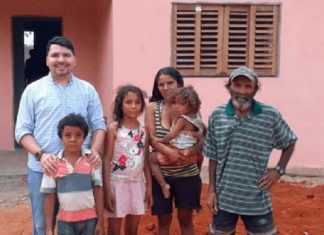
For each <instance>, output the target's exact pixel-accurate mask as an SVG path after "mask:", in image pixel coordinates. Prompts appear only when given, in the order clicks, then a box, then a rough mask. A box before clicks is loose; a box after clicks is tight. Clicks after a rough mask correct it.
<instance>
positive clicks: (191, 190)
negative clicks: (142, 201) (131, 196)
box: [152, 175, 201, 215]
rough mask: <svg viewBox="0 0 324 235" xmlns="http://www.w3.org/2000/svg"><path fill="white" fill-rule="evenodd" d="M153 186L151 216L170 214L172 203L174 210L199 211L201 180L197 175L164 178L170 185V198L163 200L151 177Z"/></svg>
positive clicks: (157, 184) (159, 189)
mask: <svg viewBox="0 0 324 235" xmlns="http://www.w3.org/2000/svg"><path fill="white" fill-rule="evenodd" d="M152 178H153V179H152V185H153V202H154V203H153V207H152V215H161V214H171V213H172V208H173V202H174V203H175V207H176V208H178V209H179V208H185V209H196V210H197V211H199V210H200V209H201V205H200V195H201V179H200V176H199V175H195V176H189V177H171V176H167V177H165V180H166V182H167V183H168V184H169V185H170V187H171V188H170V192H171V196H170V197H169V198H167V199H166V198H165V197H164V196H163V193H162V190H161V187H160V185H159V183H158V182H157V181H156V179H155V177H154V176H153V177H152Z"/></svg>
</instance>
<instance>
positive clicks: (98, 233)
mask: <svg viewBox="0 0 324 235" xmlns="http://www.w3.org/2000/svg"><path fill="white" fill-rule="evenodd" d="M94 234H95V235H105V228H104V226H103V224H102V223H97V225H96V229H95V233H94Z"/></svg>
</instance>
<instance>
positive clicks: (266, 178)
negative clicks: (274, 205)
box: [259, 169, 281, 189]
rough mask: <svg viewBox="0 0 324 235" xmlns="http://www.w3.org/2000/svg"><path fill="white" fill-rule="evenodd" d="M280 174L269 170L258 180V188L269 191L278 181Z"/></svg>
mask: <svg viewBox="0 0 324 235" xmlns="http://www.w3.org/2000/svg"><path fill="white" fill-rule="evenodd" d="M280 176H281V175H280V174H279V173H278V172H277V171H276V170H275V169H271V170H269V171H268V173H266V174H265V175H263V176H262V177H261V178H260V180H259V187H260V188H264V189H270V188H271V187H272V185H274V184H275V183H277V181H278V180H279V179H280Z"/></svg>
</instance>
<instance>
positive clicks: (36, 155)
mask: <svg viewBox="0 0 324 235" xmlns="http://www.w3.org/2000/svg"><path fill="white" fill-rule="evenodd" d="M43 154H44V152H43V150H41V151H39V152H37V153H35V158H36V160H37V161H40V159H41V157H42V155H43Z"/></svg>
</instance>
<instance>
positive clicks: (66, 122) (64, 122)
mask: <svg viewBox="0 0 324 235" xmlns="http://www.w3.org/2000/svg"><path fill="white" fill-rule="evenodd" d="M66 126H74V127H79V128H80V129H81V130H82V131H83V133H84V138H86V137H87V135H88V132H89V126H88V123H87V122H86V120H85V119H84V117H83V116H82V115H81V114H75V113H71V114H69V115H67V116H65V117H64V118H62V119H61V120H60V121H59V123H58V125H57V134H58V136H59V137H60V139H62V132H63V129H64V127H66Z"/></svg>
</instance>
